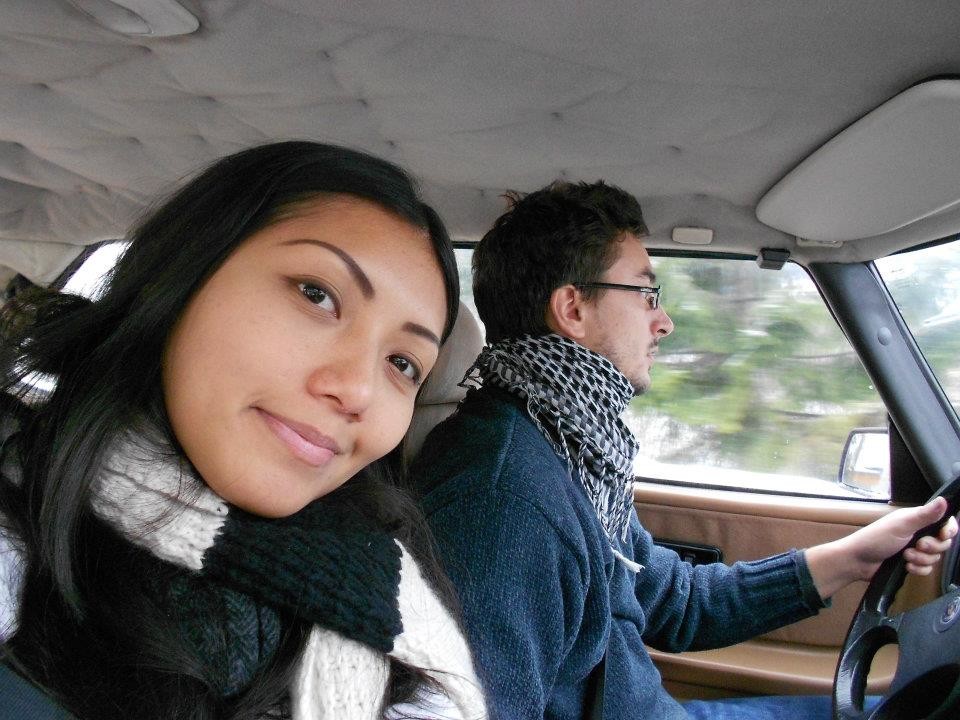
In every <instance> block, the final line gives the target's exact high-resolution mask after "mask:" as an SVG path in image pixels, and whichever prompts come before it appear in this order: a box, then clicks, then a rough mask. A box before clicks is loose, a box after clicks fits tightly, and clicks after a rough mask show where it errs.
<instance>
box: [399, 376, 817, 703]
mask: <svg viewBox="0 0 960 720" xmlns="http://www.w3.org/2000/svg"><path fill="white" fill-rule="evenodd" d="M411 473H412V474H411V476H412V478H413V481H414V484H415V485H416V486H417V488H418V489H419V490H420V492H421V493H423V507H424V510H425V512H426V514H427V519H428V521H429V524H430V527H431V529H432V530H433V532H434V534H435V536H436V539H437V542H438V544H439V549H440V555H441V559H442V561H443V563H444V565H445V567H446V569H447V571H448V573H449V574H450V577H451V579H452V580H453V582H454V584H455V586H456V587H457V589H458V591H459V594H460V599H461V602H462V604H463V611H464V617H465V623H466V627H467V633H468V636H469V639H470V641H471V643H472V645H473V648H474V652H475V655H476V660H477V663H478V666H479V669H480V672H481V674H482V679H483V681H484V682H485V684H486V687H487V691H488V694H489V698H488V701H489V705H490V709H491V713H492V715H493V717H496V718H500V719H501V720H524V719H526V718H538V719H539V718H550V719H551V720H552V719H554V718H556V719H557V720H560V719H561V718H562V719H563V720H573V719H577V720H579V718H582V717H583V716H584V712H585V708H586V707H588V706H589V703H590V702H591V700H590V699H589V698H588V690H587V687H588V679H589V678H590V673H591V670H593V668H594V667H595V666H596V665H597V664H598V663H599V662H600V660H601V658H603V656H604V651H605V650H606V653H607V655H606V661H605V662H606V680H605V684H604V716H605V717H607V718H617V719H619V718H628V717H629V718H658V719H672V718H678V719H679V718H685V717H686V714H685V713H684V711H683V709H682V708H681V706H680V705H679V704H678V703H677V702H676V701H674V700H673V699H672V698H671V697H670V696H669V695H668V694H667V693H666V691H665V690H664V689H663V687H662V685H661V681H660V675H659V673H658V672H657V669H656V667H655V666H654V665H653V662H652V661H651V659H650V656H649V655H648V654H647V651H646V649H645V648H644V643H648V644H649V645H651V646H653V647H656V648H659V649H662V650H668V651H675V652H679V651H683V650H702V649H706V648H712V647H719V646H723V645H729V644H732V643H736V642H739V641H741V640H744V639H746V638H749V637H752V636H754V635H757V634H760V633H763V632H767V631H769V630H772V629H774V628H777V627H779V626H782V625H785V624H787V623H790V622H793V621H796V620H799V619H802V618H805V617H808V616H810V615H812V614H814V613H815V612H816V611H817V610H818V609H819V608H821V607H823V603H822V601H821V599H820V596H819V595H818V593H817V591H816V589H815V587H814V585H813V581H812V579H811V577H810V573H809V571H808V570H807V567H806V562H805V561H804V557H803V553H802V552H797V551H790V552H788V553H785V554H783V555H776V556H774V557H771V558H768V559H765V560H760V561H756V562H738V563H736V564H734V565H732V566H727V565H723V564H719V563H718V564H715V565H704V566H698V567H695V568H694V567H691V566H690V565H689V564H687V563H684V562H683V561H681V560H680V558H679V557H678V556H677V554H676V553H674V552H672V551H670V550H666V549H664V548H661V547H659V546H657V545H654V544H653V542H652V540H651V537H650V534H649V533H648V532H647V531H646V530H644V529H643V528H642V527H641V526H640V523H639V521H638V520H637V517H636V515H634V516H633V519H632V520H631V526H630V534H629V539H628V541H627V542H626V543H624V544H623V545H622V546H621V547H618V550H619V551H620V552H622V553H623V554H624V555H625V556H626V557H628V558H631V559H633V560H635V561H636V562H638V563H640V564H641V565H643V566H644V568H643V569H642V570H641V571H640V572H639V573H637V574H634V573H632V572H630V571H629V570H628V569H627V568H626V567H625V565H624V564H623V563H622V562H619V561H615V559H614V556H613V553H612V552H611V550H610V545H609V543H608V541H607V538H606V536H605V535H604V532H603V529H602V527H601V525H600V522H599V520H598V519H597V516H596V513H595V511H594V509H593V506H592V505H591V504H590V501H589V500H588V498H587V496H586V493H585V492H584V490H583V488H582V486H581V485H580V483H579V482H578V481H577V480H575V479H571V476H570V473H569V471H568V470H567V467H566V464H565V463H564V462H563V461H562V460H561V459H560V458H559V457H558V456H557V455H556V454H555V453H554V451H553V450H552V448H551V447H550V445H549V444H548V443H547V441H546V440H545V439H544V438H543V436H542V435H541V434H540V432H539V431H538V429H537V427H536V426H535V425H534V424H533V423H532V422H531V421H530V419H529V417H528V416H527V414H526V412H525V411H524V410H523V409H522V405H520V404H518V403H517V402H516V401H514V400H513V399H512V398H510V397H509V396H508V395H506V394H504V393H502V392H501V391H499V390H494V389H483V390H479V391H471V393H470V394H469V395H468V397H467V399H466V400H465V401H464V402H463V403H462V404H461V406H460V408H459V409H458V411H457V413H456V414H455V415H454V416H453V417H452V418H450V419H449V420H447V421H445V422H444V423H441V424H440V425H439V426H438V427H437V428H436V429H435V430H434V431H433V432H432V433H431V434H430V436H429V437H428V438H427V441H426V443H425V445H424V448H423V450H422V451H421V453H420V455H419V457H418V458H417V461H416V462H415V464H414V466H413V468H412V469H411Z"/></svg>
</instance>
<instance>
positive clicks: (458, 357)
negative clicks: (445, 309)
mask: <svg viewBox="0 0 960 720" xmlns="http://www.w3.org/2000/svg"><path fill="white" fill-rule="evenodd" d="M482 349H483V331H482V330H481V329H480V323H479V322H477V319H476V317H474V315H473V312H472V311H471V310H470V308H469V307H467V306H466V305H464V304H463V302H462V301H461V303H460V310H459V313H458V314H457V322H456V323H455V324H454V326H453V330H452V331H451V333H450V337H448V338H447V341H446V342H445V343H444V344H443V346H442V347H441V348H440V354H439V356H438V357H437V362H436V364H435V365H434V366H433V371H432V372H431V373H430V376H429V377H428V378H427V380H426V382H424V384H423V388H422V389H421V390H420V394H419V395H418V396H417V401H416V404H415V405H414V408H413V419H412V420H411V422H410V429H409V430H408V431H407V434H406V437H405V438H404V441H403V461H404V464H405V465H409V464H410V461H411V460H413V458H414V457H415V456H416V454H417V453H418V452H419V451H420V448H421V447H422V446H423V441H424V440H426V438H427V435H429V434H430V431H431V430H433V428H434V427H435V426H436V425H437V424H438V423H439V422H440V421H441V420H444V419H445V418H447V417H448V416H449V415H450V414H452V413H453V411H454V410H455V409H456V408H457V405H458V404H459V402H460V401H461V400H463V398H464V396H465V395H466V394H467V391H466V389H465V388H462V387H460V381H461V380H462V379H463V375H464V373H466V371H467V370H468V369H469V368H470V366H471V365H473V361H474V360H476V359H477V355H479V354H480V351H481V350H482Z"/></svg>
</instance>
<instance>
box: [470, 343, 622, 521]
mask: <svg viewBox="0 0 960 720" xmlns="http://www.w3.org/2000/svg"><path fill="white" fill-rule="evenodd" d="M464 384H465V385H470V384H476V385H489V386H495V387H499V388H502V389H504V390H506V391H507V392H509V393H511V394H513V395H515V396H517V397H519V398H522V399H524V400H526V403H527V412H528V413H529V415H530V417H531V418H532V419H533V421H534V422H535V423H536V424H537V427H539V428H540V431H541V432H542V433H543V435H544V437H545V438H546V439H547V440H548V441H549V442H550V444H551V445H552V446H553V448H554V450H555V451H556V452H557V454H558V455H560V457H561V458H563V459H564V460H565V461H566V462H567V463H568V466H569V467H570V468H571V471H574V470H575V471H576V474H577V477H578V478H579V480H580V482H581V483H582V484H583V487H584V489H585V490H586V492H587V496H588V497H589V498H590V502H591V503H593V506H594V508H595V509H596V511H597V517H599V518H600V523H601V524H602V525H603V529H604V531H605V532H606V533H607V537H608V538H611V539H612V538H614V537H617V536H619V538H620V539H621V540H625V539H626V537H627V528H628V527H629V524H630V513H631V509H632V506H633V461H634V458H635V457H636V454H637V452H638V451H639V445H638V444H637V441H636V439H635V438H634V436H633V434H632V433H631V432H630V430H629V428H628V427H627V426H626V425H625V424H624V422H623V420H621V419H620V416H621V414H622V413H623V411H624V410H625V409H626V407H627V404H628V403H629V402H630V400H631V398H633V387H632V386H631V385H630V381H629V380H627V378H626V377H625V376H624V375H623V373H621V372H620V371H619V370H617V368H616V367H615V366H614V365H613V363H612V362H610V361H609V360H607V358H605V357H603V356H602V355H599V354H597V353H595V352H593V351H592V350H589V349H587V348H585V347H583V346H582V345H579V344H578V343H576V342H574V341H573V340H569V339H567V338H565V337H561V336H560V335H543V336H541V337H530V336H526V337H523V338H519V339H515V340H504V341H501V342H498V343H494V344H493V345H489V346H487V347H485V348H484V349H483V352H481V353H480V356H479V357H478V358H477V360H476V362H475V363H474V364H473V366H472V367H471V368H470V370H468V371H467V374H466V377H465V378H464Z"/></svg>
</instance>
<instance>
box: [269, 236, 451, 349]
mask: <svg viewBox="0 0 960 720" xmlns="http://www.w3.org/2000/svg"><path fill="white" fill-rule="evenodd" d="M280 244H281V245H316V246H317V247H322V248H326V249H327V250H329V251H330V252H332V253H333V254H334V255H336V256H337V257H339V258H340V259H341V260H343V264H344V265H346V266H347V269H348V270H349V271H350V274H351V275H353V279H354V280H356V281H357V285H359V286H360V292H361V293H363V297H365V298H366V299H367V300H369V299H370V298H372V297H373V296H374V295H376V294H377V293H376V291H375V290H374V289H373V283H371V282H370V278H368V277H367V274H366V273H365V272H364V271H363V269H362V268H361V267H360V266H359V265H358V264H357V261H356V260H354V259H353V258H352V257H351V256H350V254H349V253H347V252H346V251H344V250H341V249H340V248H338V247H337V246H336V245H331V244H330V243H326V242H324V241H323V240H316V239H314V238H297V239H294V240H284V241H283V242H282V243H280ZM427 332H428V333H429V332H430V331H429V330H427ZM430 334H431V335H432V334H433V333H430Z"/></svg>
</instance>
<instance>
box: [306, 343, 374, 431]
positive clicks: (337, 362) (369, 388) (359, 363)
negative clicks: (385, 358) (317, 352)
mask: <svg viewBox="0 0 960 720" xmlns="http://www.w3.org/2000/svg"><path fill="white" fill-rule="evenodd" d="M324 355H325V357H324V358H323V360H322V361H320V362H317V363H316V365H315V366H314V368H313V369H312V370H311V372H310V374H309V376H308V378H307V392H309V393H310V394H311V395H313V396H314V397H316V398H327V399H329V400H330V401H331V402H332V403H333V405H334V407H335V409H336V410H337V412H340V413H343V414H344V415H349V416H351V418H352V419H354V420H358V419H360V416H361V415H362V414H363V412H364V410H366V409H367V408H368V407H369V406H370V403H371V401H372V400H373V397H374V393H375V390H376V369H377V365H378V363H377V362H375V360H374V359H373V358H374V355H375V353H373V352H371V351H367V352H358V351H356V350H353V351H351V350H350V349H348V348H341V349H340V350H339V351H332V352H327V353H325V354H324Z"/></svg>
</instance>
